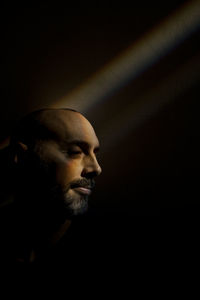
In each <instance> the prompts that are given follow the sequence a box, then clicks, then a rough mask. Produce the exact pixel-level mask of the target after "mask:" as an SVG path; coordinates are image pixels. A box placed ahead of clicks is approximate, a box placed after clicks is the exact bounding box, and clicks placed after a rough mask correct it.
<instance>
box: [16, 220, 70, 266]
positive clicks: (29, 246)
mask: <svg viewBox="0 0 200 300" xmlns="http://www.w3.org/2000/svg"><path fill="white" fill-rule="evenodd" d="M57 219H58V218H56V219H55V218H54V219H53V218H50V217H45V218H42V217H40V216H39V217H38V216H37V215H35V216H34V217H33V214H31V216H30V215H26V216H25V217H23V218H20V225H19V229H18V232H19V235H20V237H19V242H20V244H21V247H20V248H21V250H22V252H21V253H22V255H21V256H24V257H22V258H21V257H20V261H24V262H25V261H28V262H34V261H35V260H36V259H37V258H38V257H39V256H40V255H42V254H45V253H46V252H47V251H49V250H50V249H51V248H52V247H54V246H55V245H56V244H57V243H58V242H59V241H60V240H61V239H62V237H63V236H64V235H65V233H66V232H67V230H68V229H69V227H70V225H71V220H69V219H62V221H59V222H58V220H57ZM52 220H54V221H52Z"/></svg>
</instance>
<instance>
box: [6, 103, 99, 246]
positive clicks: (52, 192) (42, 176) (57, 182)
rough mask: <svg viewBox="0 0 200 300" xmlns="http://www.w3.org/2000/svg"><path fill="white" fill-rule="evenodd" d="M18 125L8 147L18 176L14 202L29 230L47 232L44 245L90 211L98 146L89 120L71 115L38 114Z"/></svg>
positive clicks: (61, 111) (57, 111) (65, 112)
mask: <svg viewBox="0 0 200 300" xmlns="http://www.w3.org/2000/svg"><path fill="white" fill-rule="evenodd" d="M27 120H28V121H27ZM20 126H21V127H19V128H20V130H18V131H17V134H14V143H13V144H12V145H14V149H16V151H15V155H14V162H15V164H16V166H17V170H18V171H19V173H20V176H19V178H18V180H17V184H16V186H17V195H16V199H17V200H16V203H17V205H18V204H19V205H18V206H20V207H21V208H22V209H24V210H26V215H27V218H28V219H29V222H30V223H31V222H32V224H34V225H33V226H32V227H33V228H32V231H33V232H34V231H35V232H36V231H38V232H40V233H41V232H42V235H43V236H44V234H45V230H46V231H49V232H48V234H47V235H48V240H51V242H52V243H56V242H57V241H58V240H59V239H60V238H61V237H62V235H63V234H64V233H65V231H66V230H67V229H68V227H69V225H70V222H71V221H70V220H71V219H72V218H73V217H74V216H77V215H80V214H83V213H84V212H86V211H87V209H88V199H89V195H90V194H91V192H92V189H93V188H94V184H95V183H94V178H95V177H96V176H98V175H100V173H101V167H100V166H99V164H98V161H97V157H96V153H97V152H98V150H99V141H98V138H97V136H96V134H95V131H94V129H93V127H92V125H91V124H90V123H89V121H88V120H87V119H86V118H85V117H84V116H83V115H81V114H80V113H78V112H75V111H71V110H64V109H46V110H41V111H39V112H36V113H33V114H32V115H30V116H28V117H27V119H26V120H25V122H24V123H23V122H22V125H20ZM21 128H22V129H25V131H24V132H23V130H21ZM36 228H38V230H36ZM43 229H44V230H43Z"/></svg>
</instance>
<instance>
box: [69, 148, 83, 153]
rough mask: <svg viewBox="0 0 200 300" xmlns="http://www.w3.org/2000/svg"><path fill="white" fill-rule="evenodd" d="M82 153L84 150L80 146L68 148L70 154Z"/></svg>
mask: <svg viewBox="0 0 200 300" xmlns="http://www.w3.org/2000/svg"><path fill="white" fill-rule="evenodd" d="M81 153H82V150H81V149H80V148H74V149H73V148H72V149H68V150H67V154H68V155H79V154H81Z"/></svg>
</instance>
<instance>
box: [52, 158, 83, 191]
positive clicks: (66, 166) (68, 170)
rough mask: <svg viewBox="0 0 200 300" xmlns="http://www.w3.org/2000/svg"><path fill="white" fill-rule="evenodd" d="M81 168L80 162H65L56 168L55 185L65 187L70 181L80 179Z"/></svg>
mask: <svg viewBox="0 0 200 300" xmlns="http://www.w3.org/2000/svg"><path fill="white" fill-rule="evenodd" d="M81 172H82V167H81V162H80V161H75V160H65V161H63V162H60V163H59V164H57V166H56V183H57V184H60V185H62V186H66V185H67V184H69V183H70V182H71V181H73V180H75V179H79V178H80V177H81Z"/></svg>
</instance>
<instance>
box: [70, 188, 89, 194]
mask: <svg viewBox="0 0 200 300" xmlns="http://www.w3.org/2000/svg"><path fill="white" fill-rule="evenodd" d="M73 190H75V191H76V192H78V193H80V194H83V195H90V194H91V193H92V191H91V189H89V188H85V187H75V188H73Z"/></svg>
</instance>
